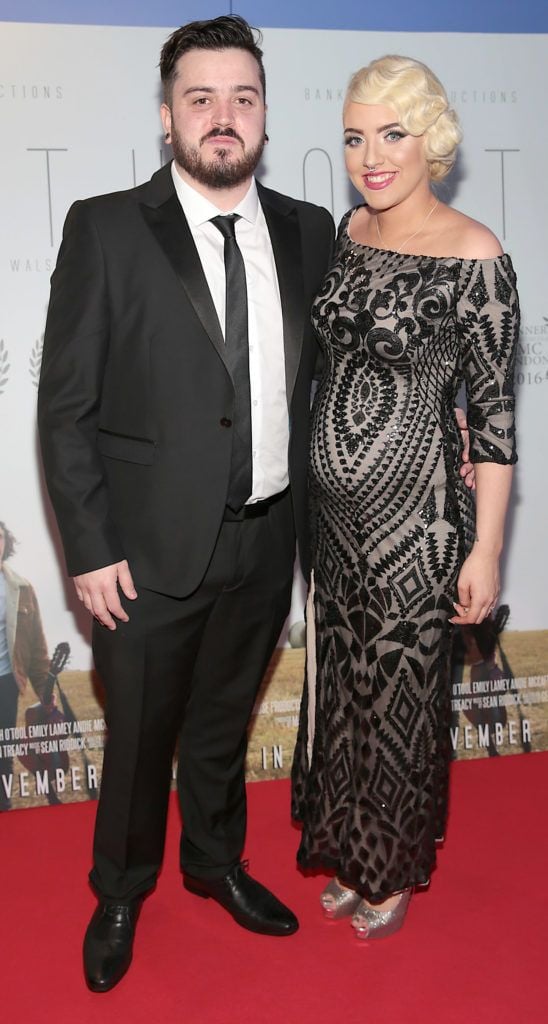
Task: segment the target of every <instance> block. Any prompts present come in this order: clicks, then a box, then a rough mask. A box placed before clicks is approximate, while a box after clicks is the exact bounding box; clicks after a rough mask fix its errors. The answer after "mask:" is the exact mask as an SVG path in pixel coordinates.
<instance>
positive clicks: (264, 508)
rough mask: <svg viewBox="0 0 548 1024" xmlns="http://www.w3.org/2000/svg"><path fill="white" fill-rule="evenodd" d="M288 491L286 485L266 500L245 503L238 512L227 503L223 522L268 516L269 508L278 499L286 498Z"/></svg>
mask: <svg viewBox="0 0 548 1024" xmlns="http://www.w3.org/2000/svg"><path fill="white" fill-rule="evenodd" d="M288 491H289V487H286V488H285V490H284V491H279V492H278V494H273V495H272V497H271V498H265V499H264V501H254V502H253V504H252V505H244V506H243V508H240V509H238V511H237V512H234V511H233V510H232V509H231V508H229V507H228V505H227V506H226V507H225V511H224V515H223V522H224V523H240V522H242V521H243V520H244V519H256V518H257V517H258V516H266V514H267V512H268V510H269V508H270V507H271V506H272V505H275V504H276V503H277V502H278V501H281V499H282V498H285V495H286V494H287V492H288Z"/></svg>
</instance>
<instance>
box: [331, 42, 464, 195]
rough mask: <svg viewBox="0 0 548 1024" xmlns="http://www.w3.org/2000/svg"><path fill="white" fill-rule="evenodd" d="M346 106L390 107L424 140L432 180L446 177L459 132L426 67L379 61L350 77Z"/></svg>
mask: <svg viewBox="0 0 548 1024" xmlns="http://www.w3.org/2000/svg"><path fill="white" fill-rule="evenodd" d="M347 103H372V104H376V103H383V104H385V105H386V106H388V107H392V108H393V109H394V110H395V111H396V113H397V115H398V121H399V123H400V124H401V126H402V128H404V129H405V131H406V132H409V134H410V135H416V136H418V135H422V136H424V147H425V154H426V159H427V161H428V164H429V169H430V177H431V178H432V180H433V181H441V179H442V178H445V175H446V174H449V171H450V170H451V168H452V166H453V164H454V163H455V159H456V155H457V146H458V144H459V142H460V140H461V138H462V131H461V128H460V125H459V121H458V117H457V115H456V113H455V111H454V110H453V109H452V108H451V107H450V106H449V101H448V99H447V94H446V92H445V89H444V88H443V85H442V84H441V82H440V81H439V79H438V78H436V75H435V74H434V72H433V71H431V70H430V68H428V67H426V64H421V62H420V61H419V60H413V58H412V57H400V56H386V57H379V59H378V60H373V61H371V63H370V64H368V65H367V67H365V68H360V70H359V71H356V73H355V74H354V75H352V78H351V79H350V84H349V86H348V89H347V91H346V97H345V105H346V104H347Z"/></svg>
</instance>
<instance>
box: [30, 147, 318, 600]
mask: <svg viewBox="0 0 548 1024" xmlns="http://www.w3.org/2000/svg"><path fill="white" fill-rule="evenodd" d="M258 188H259V198H260V202H261V204H262V207H263V210H264V213H265V217H266V221H267V224H268V229H269V232H270V237H271V240H272V246H273V251H274V255H275V261H276V267H277V273H278V280H279V286H280V293H281V301H282V310H283V326H284V348H285V369H286V386H287V404H288V415H289V417H290V450H289V466H290V480H291V491H292V497H293V505H294V512H295V523H296V528H297V534H298V537H299V541H300V548H301V561H302V564H303V568H304V570H305V571H306V568H307V564H308V556H307V541H306V535H307V531H306V519H307V511H306V478H307V458H308V436H309V427H308V421H309V402H310V384H311V378H312V374H313V370H314V365H315V362H316V358H317V354H318V353H317V341H316V339H315V336H314V333H313V331H312V328H311V326H310V320H309V313H310V305H311V301H312V299H313V297H314V295H315V293H316V292H317V291H318V289H319V287H320V285H321V282H322V279H323V277H324V274H325V271H326V269H327V267H328V263H329V259H330V255H331V251H332V244H333V222H332V220H331V217H330V215H329V214H328V213H327V211H326V210H323V209H322V208H320V207H315V206H312V205H311V204H309V203H303V202H299V201H297V200H294V199H289V198H287V197H286V196H282V195H279V194H278V193H276V192H272V191H271V190H270V189H266V188H263V187H261V186H260V185H259V186H258ZM233 402H234V390H233V386H232V381H231V377H230V373H229V371H228V368H227V366H226V363H225V356H224V341H223V335H222V331H221V327H220V325H219V321H218V318H217V314H216V311H215V307H214V304H213V300H212V298H211V295H210V292H209V289H208V286H207V283H206V279H205V276H204V273H203V270H202V265H201V263H200V259H199V256H198V252H197V250H196V247H195V245H194V241H193V239H192V235H191V232H190V229H189V227H188V223H187V221H186V218H185V216H184V214H183V211H182V209H181V205H180V203H179V201H178V199H177V195H176V192H175V189H174V186H173V181H172V178H171V169H170V166H169V165H168V166H166V167H164V168H162V170H160V171H158V172H157V173H156V174H155V175H154V176H153V177H152V179H151V181H150V182H147V183H146V184H145V185H141V186H139V187H138V188H135V189H131V190H130V191H127V192H119V193H114V194H112V195H107V196H99V197H96V198H94V199H89V200H84V201H82V202H77V203H75V204H74V206H73V207H72V208H71V210H70V211H69V214H68V216H67V220H66V224H65V229H64V233H63V241H62V245H61V248H60V251H59V257H58V261H57V266H56V269H55V271H54V274H53V277H52V288H51V300H50V305H49V310H48V318H47V325H46V333H45V340H44V351H43V358H42V372H41V380H40V389H39V402H38V422H39V430H40V438H41V445H42V453H43V459H44V467H45V472H46V480H47V483H48V488H49V492H50V495H51V498H52V502H53V505H54V508H55V512H56V515H57V519H58V523H59V528H60V531H61V536H62V539H63V544H64V548H65V554H66V560H67V566H68V571H69V573H70V575H72V576H75V575H78V574H80V573H83V572H87V571H89V570H92V569H97V568H100V567H102V566H104V565H110V564H112V563H114V562H118V561H120V560H121V559H123V558H127V559H128V561H129V565H130V568H131V570H132V572H133V574H134V579H135V580H136V582H137V583H139V584H140V585H142V586H145V587H148V588H150V589H152V590H157V591H160V592H162V593H166V594H173V595H175V596H179V597H182V596H184V595H186V594H189V593H191V592H192V591H193V590H194V589H195V588H196V587H197V586H198V584H199V583H200V581H201V579H202V577H203V575H204V572H205V569H206V567H207V564H208V562H209V559H210V556H211V553H212V550H213V547H214V544H215V541H216V538H217V534H218V531H219V527H220V523H221V520H222V516H223V511H224V508H225V504H226V494H227V488H228V476H229V469H230V455H231V444H232V430H231V419H232V409H233Z"/></svg>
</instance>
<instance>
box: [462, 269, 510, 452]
mask: <svg viewBox="0 0 548 1024" xmlns="http://www.w3.org/2000/svg"><path fill="white" fill-rule="evenodd" d="M457 330H458V337H459V344H460V350H461V361H462V362H461V365H462V370H463V374H464V380H465V383H466V395H467V404H468V411H467V418H468V427H469V430H470V459H471V461H472V462H498V463H501V464H510V463H513V462H516V461H517V454H516V444H515V428H514V404H515V401H514V364H515V358H516V352H517V344H518V336H519V302H518V296H517V292H516V275H515V273H514V268H513V266H512V261H511V259H510V257H509V256H508V255H506V254H505V255H504V256H499V257H497V258H496V259H489V260H463V261H462V267H461V272H460V278H459V283H458V296H457Z"/></svg>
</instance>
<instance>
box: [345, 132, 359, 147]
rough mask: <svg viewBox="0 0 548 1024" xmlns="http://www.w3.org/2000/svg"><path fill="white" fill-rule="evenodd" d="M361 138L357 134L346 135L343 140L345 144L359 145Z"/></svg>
mask: <svg viewBox="0 0 548 1024" xmlns="http://www.w3.org/2000/svg"><path fill="white" fill-rule="evenodd" d="M362 142H363V139H362V138H361V137H360V136H359V135H347V136H346V137H345V140H344V144H345V146H359V145H361V143H362Z"/></svg>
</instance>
